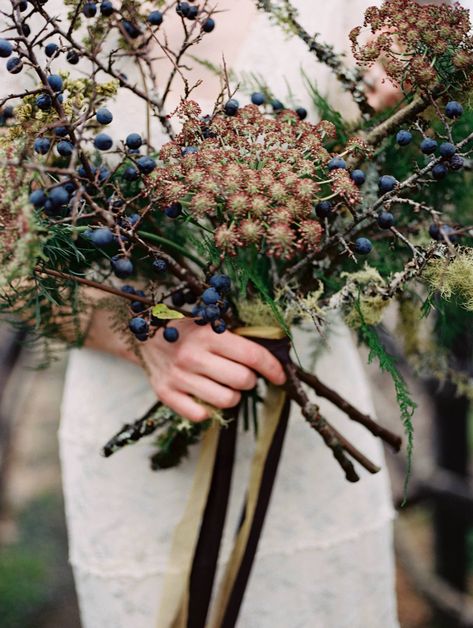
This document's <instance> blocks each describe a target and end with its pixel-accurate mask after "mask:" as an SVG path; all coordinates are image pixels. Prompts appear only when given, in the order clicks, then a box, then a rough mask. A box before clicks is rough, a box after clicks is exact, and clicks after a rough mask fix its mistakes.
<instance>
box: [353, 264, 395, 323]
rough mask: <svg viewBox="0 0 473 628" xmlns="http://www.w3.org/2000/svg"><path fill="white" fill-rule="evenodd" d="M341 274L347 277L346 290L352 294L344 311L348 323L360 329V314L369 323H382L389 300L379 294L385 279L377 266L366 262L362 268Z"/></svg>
mask: <svg viewBox="0 0 473 628" xmlns="http://www.w3.org/2000/svg"><path fill="white" fill-rule="evenodd" d="M341 276H342V278H343V279H346V285H345V291H346V292H347V293H348V294H349V295H350V296H351V298H350V299H349V305H348V307H345V308H344V313H343V314H344V320H345V322H346V324H347V325H348V326H349V327H352V328H353V329H358V328H359V327H360V325H361V321H362V319H361V317H360V314H361V315H362V318H363V320H364V321H365V323H366V324H367V325H377V324H378V323H380V322H381V320H382V317H383V314H384V310H385V309H386V307H387V306H388V305H389V301H388V299H385V298H384V297H383V296H381V295H380V294H379V288H380V287H382V286H383V285H384V284H385V281H384V279H383V278H382V277H381V275H380V274H379V272H378V271H377V270H376V268H372V267H371V266H369V265H368V264H365V266H364V267H363V268H362V269H361V270H358V271H356V272H354V273H342V275H341ZM371 288H372V290H371Z"/></svg>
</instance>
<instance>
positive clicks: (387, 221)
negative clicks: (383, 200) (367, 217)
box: [378, 212, 395, 229]
mask: <svg viewBox="0 0 473 628" xmlns="http://www.w3.org/2000/svg"><path fill="white" fill-rule="evenodd" d="M394 223H395V220H394V216H393V215H392V214H391V212H380V213H379V214H378V225H379V226H380V227H381V229H389V228H390V227H392V226H393V225H394Z"/></svg>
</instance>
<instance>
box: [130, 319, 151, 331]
mask: <svg viewBox="0 0 473 628" xmlns="http://www.w3.org/2000/svg"><path fill="white" fill-rule="evenodd" d="M128 327H129V329H130V331H131V332H133V333H134V334H140V335H142V334H147V333H148V330H149V325H148V323H147V322H146V321H145V319H144V318H141V316H135V317H133V318H132V319H131V320H130V321H129V323H128Z"/></svg>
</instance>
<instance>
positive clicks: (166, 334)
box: [163, 327, 179, 342]
mask: <svg viewBox="0 0 473 628" xmlns="http://www.w3.org/2000/svg"><path fill="white" fill-rule="evenodd" d="M163 338H164V340H167V342H176V341H177V340H179V331H178V330H177V329H176V328H175V327H165V328H164V331H163Z"/></svg>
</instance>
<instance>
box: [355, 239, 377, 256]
mask: <svg viewBox="0 0 473 628" xmlns="http://www.w3.org/2000/svg"><path fill="white" fill-rule="evenodd" d="M372 249H373V245H372V244H371V240H368V238H357V239H356V240H355V252H356V253H359V254H360V255H368V253H371V251H372Z"/></svg>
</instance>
